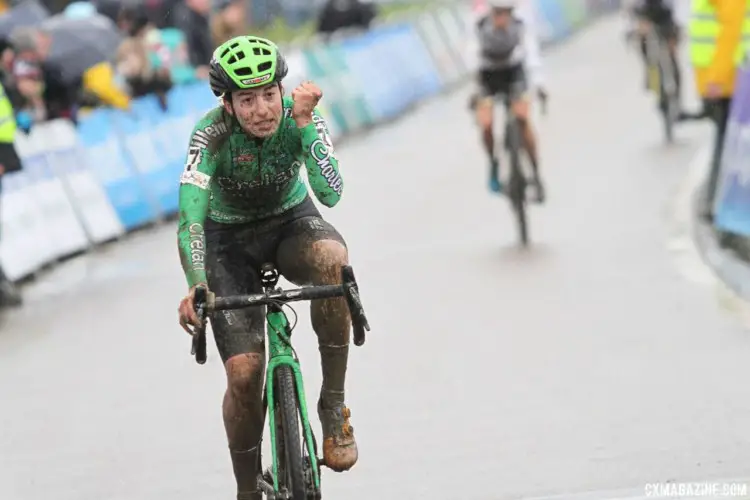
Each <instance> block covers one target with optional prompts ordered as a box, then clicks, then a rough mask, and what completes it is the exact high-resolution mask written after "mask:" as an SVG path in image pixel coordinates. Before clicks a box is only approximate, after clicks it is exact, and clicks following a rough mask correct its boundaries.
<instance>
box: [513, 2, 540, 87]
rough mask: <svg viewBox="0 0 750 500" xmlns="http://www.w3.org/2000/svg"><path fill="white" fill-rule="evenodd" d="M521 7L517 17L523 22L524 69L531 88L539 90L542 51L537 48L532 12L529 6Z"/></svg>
mask: <svg viewBox="0 0 750 500" xmlns="http://www.w3.org/2000/svg"><path fill="white" fill-rule="evenodd" d="M523 5H524V8H522V9H519V15H520V17H521V19H523V22H524V30H523V48H524V52H525V59H524V66H525V67H526V71H527V73H528V77H529V80H530V83H531V86H532V87H534V88H540V87H543V86H544V78H543V73H542V51H541V48H540V46H539V32H538V31H537V26H536V22H535V15H534V12H533V11H532V10H531V7H530V6H527V5H526V4H523Z"/></svg>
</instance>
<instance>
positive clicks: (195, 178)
mask: <svg viewBox="0 0 750 500" xmlns="http://www.w3.org/2000/svg"><path fill="white" fill-rule="evenodd" d="M292 104H293V101H292V99H291V97H285V98H284V99H283V107H284V110H283V116H282V119H281V123H280V124H279V128H278V130H277V131H276V132H275V133H274V135H272V136H271V137H268V138H266V139H256V138H253V137H249V136H248V135H247V134H246V133H245V132H244V131H243V130H242V129H241V128H240V125H239V124H238V123H237V122H236V120H235V119H233V118H232V117H231V116H230V115H229V114H228V113H227V112H226V111H224V109H223V108H222V107H217V108H214V109H212V110H211V111H209V112H208V113H206V115H205V116H204V117H203V118H201V119H200V121H198V124H197V125H196V126H195V129H194V130H193V135H192V137H191V139H190V144H189V147H188V156H187V161H186V163H185V170H184V171H183V173H182V176H181V177H180V222H179V230H178V240H179V247H180V258H181V261H182V268H183V270H184V271H185V276H186V278H187V281H188V285H189V286H191V287H192V286H193V285H195V284H197V283H205V282H206V269H205V264H204V257H205V251H206V249H205V234H204V228H203V226H204V223H205V221H206V218H208V219H211V220H212V221H215V222H219V223H224V224H243V223H248V222H254V221H258V220H261V219H264V218H267V217H271V216H274V215H279V214H281V213H283V212H286V211H287V210H289V209H291V208H292V207H294V206H296V205H298V204H300V203H302V202H303V201H304V200H305V199H306V198H307V196H308V192H307V186H305V183H304V181H303V179H302V172H301V168H302V165H303V164H304V166H305V169H306V170H307V178H308V181H309V183H310V187H311V189H312V191H313V192H314V193H315V197H316V198H317V199H318V200H319V201H320V202H321V203H322V204H323V205H325V206H327V207H332V206H334V205H336V203H338V201H339V199H340V198H341V193H342V191H343V187H344V184H343V181H342V179H341V175H340V174H339V166H338V160H337V159H336V156H335V154H334V151H333V144H332V142H331V138H330V135H329V133H328V127H327V126H326V123H325V121H324V120H323V117H322V116H321V115H320V113H319V112H318V111H317V110H315V112H314V113H313V122H312V123H311V124H310V125H308V126H306V127H304V128H297V124H296V123H295V121H294V119H293V118H292Z"/></svg>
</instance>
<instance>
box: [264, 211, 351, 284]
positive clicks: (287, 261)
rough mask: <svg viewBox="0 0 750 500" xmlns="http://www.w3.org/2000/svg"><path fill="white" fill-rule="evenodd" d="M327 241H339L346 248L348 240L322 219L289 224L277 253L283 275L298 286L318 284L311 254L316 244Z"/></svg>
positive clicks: (307, 218)
mask: <svg viewBox="0 0 750 500" xmlns="http://www.w3.org/2000/svg"><path fill="white" fill-rule="evenodd" d="M324 240H333V241H337V242H339V243H341V244H342V245H343V246H344V248H346V241H345V240H344V237H343V236H341V234H340V233H339V232H338V231H337V230H336V228H335V227H333V225H332V224H331V223H330V222H328V221H326V220H324V219H323V218H322V217H320V216H308V217H301V218H299V219H296V220H293V221H291V222H289V223H288V224H287V225H286V226H284V228H283V230H282V233H281V238H280V241H279V246H278V247H277V250H276V262H277V265H278V266H279V271H280V272H281V274H282V275H283V276H284V277H285V278H286V279H288V280H289V281H291V282H292V283H295V284H296V285H300V286H302V285H312V284H314V283H313V269H311V266H310V265H309V262H310V261H311V259H310V256H309V255H308V253H309V252H310V250H311V248H312V246H313V244H314V243H315V242H317V241H324ZM312 260H314V259H312Z"/></svg>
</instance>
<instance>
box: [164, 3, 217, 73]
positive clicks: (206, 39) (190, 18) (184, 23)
mask: <svg viewBox="0 0 750 500" xmlns="http://www.w3.org/2000/svg"><path fill="white" fill-rule="evenodd" d="M210 13H211V0H185V2H184V3H181V4H179V5H177V6H176V7H175V8H174V18H173V20H174V23H175V28H178V29H180V30H182V32H183V33H185V36H186V37H187V46H188V56H189V57H190V64H191V65H192V66H193V67H194V68H196V70H195V71H196V76H197V77H198V78H200V79H205V78H208V63H209V62H210V61H211V56H212V55H213V51H214V44H213V40H212V39H211V29H210V27H209V15H210Z"/></svg>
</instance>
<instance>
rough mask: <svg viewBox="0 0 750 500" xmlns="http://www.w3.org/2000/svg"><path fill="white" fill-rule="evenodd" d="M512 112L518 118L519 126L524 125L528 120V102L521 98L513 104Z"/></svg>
mask: <svg viewBox="0 0 750 500" xmlns="http://www.w3.org/2000/svg"><path fill="white" fill-rule="evenodd" d="M513 114H514V115H515V117H516V118H517V119H518V121H519V123H520V124H521V126H526V125H527V124H528V122H529V103H528V101H526V100H521V101H518V102H516V103H515V104H513Z"/></svg>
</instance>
